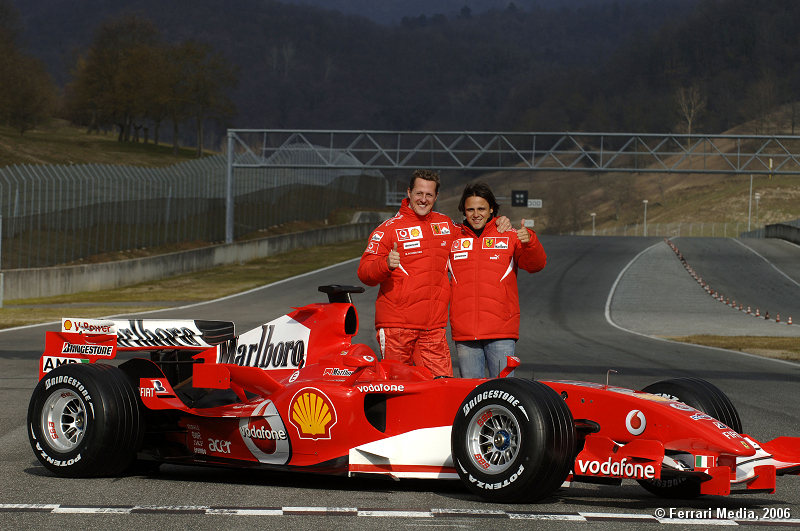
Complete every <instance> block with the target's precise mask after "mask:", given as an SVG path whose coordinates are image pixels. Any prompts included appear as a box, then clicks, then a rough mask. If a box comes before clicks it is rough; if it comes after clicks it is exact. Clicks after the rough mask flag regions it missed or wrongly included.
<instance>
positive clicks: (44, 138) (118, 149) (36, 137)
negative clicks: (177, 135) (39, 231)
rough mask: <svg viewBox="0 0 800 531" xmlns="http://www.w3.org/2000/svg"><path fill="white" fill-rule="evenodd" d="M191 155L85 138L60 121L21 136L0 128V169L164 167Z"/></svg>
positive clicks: (166, 147)
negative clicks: (15, 166) (24, 166)
mask: <svg viewBox="0 0 800 531" xmlns="http://www.w3.org/2000/svg"><path fill="white" fill-rule="evenodd" d="M194 154H195V153H194V149H192V148H184V149H181V150H180V152H179V154H178V156H175V155H173V154H172V145H171V144H162V145H159V146H155V145H153V144H152V143H150V144H143V143H138V144H135V143H127V142H117V135H116V134H113V133H110V132H109V133H101V134H92V135H89V134H86V131H85V129H83V128H78V127H75V126H72V125H69V124H68V123H67V122H65V121H64V120H51V121H50V122H49V123H47V124H44V125H42V126H40V127H38V128H36V129H33V130H31V131H28V132H26V133H25V135H20V134H19V132H17V131H14V130H12V129H11V128H9V127H4V126H0V167H3V166H10V165H12V164H86V163H96V164H124V165H130V166H167V165H170V164H175V163H177V162H181V161H183V160H187V159H190V158H193V157H194ZM209 154H211V153H209Z"/></svg>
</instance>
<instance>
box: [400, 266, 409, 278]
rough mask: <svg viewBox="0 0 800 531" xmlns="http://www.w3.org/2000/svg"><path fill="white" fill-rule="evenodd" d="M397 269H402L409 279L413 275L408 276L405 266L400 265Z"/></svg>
mask: <svg viewBox="0 0 800 531" xmlns="http://www.w3.org/2000/svg"><path fill="white" fill-rule="evenodd" d="M397 267H398V268H399V269H400V271H402V272H403V273H405V274H406V276H407V277H410V276H411V275H409V274H408V271H406V270H405V268H404V267H403V264H400V265H399V266H397Z"/></svg>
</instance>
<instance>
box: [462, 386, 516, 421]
mask: <svg viewBox="0 0 800 531" xmlns="http://www.w3.org/2000/svg"><path fill="white" fill-rule="evenodd" d="M492 398H499V399H500V400H504V401H506V402H508V403H509V404H511V405H512V406H519V400H517V399H516V398H515V397H514V395H512V394H511V393H507V392H505V391H499V390H497V389H495V390H493V391H484V392H483V393H480V394H478V395H475V396H474V397H473V398H472V400H470V401H469V402H467V403H466V404H464V415H468V414H469V412H470V411H471V410H472V408H474V407H475V406H476V405H478V403H479V402H483V401H484V400H489V399H492ZM520 409H522V408H521V407H520ZM523 411H524V410H523ZM526 416H527V415H526Z"/></svg>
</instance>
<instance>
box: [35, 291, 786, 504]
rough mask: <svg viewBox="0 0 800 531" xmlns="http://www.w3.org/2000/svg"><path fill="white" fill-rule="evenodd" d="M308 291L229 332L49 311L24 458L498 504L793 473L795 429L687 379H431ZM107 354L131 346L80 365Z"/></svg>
mask: <svg viewBox="0 0 800 531" xmlns="http://www.w3.org/2000/svg"><path fill="white" fill-rule="evenodd" d="M320 291H323V292H325V293H327V294H328V297H329V301H330V302H328V303H318V304H311V305H308V306H304V307H302V308H297V309H296V310H294V311H292V312H291V313H289V314H287V315H284V316H282V317H280V318H278V319H275V320H273V321H271V322H269V323H266V324H263V325H261V326H260V327H258V328H256V329H254V330H250V331H249V332H246V333H243V334H242V335H239V336H237V335H236V334H235V332H234V327H233V323H231V322H225V321H193V320H180V321H164V320H129V321H110V320H86V319H64V320H63V321H62V330H61V332H48V333H47V339H46V349H45V352H44V354H43V356H42V358H41V361H40V381H39V384H38V386H37V387H36V389H35V390H34V392H33V396H32V398H31V401H30V406H29V409H28V424H29V436H30V442H31V446H32V447H33V450H34V452H35V454H36V457H37V458H38V459H39V461H40V462H41V463H42V465H44V466H45V467H46V468H47V469H48V470H50V471H52V472H53V473H55V474H56V475H59V476H67V477H84V476H98V475H114V474H120V473H122V472H124V471H126V470H131V467H132V465H133V466H135V465H136V464H137V463H144V462H148V461H149V462H150V463H185V464H193V465H197V464H203V465H218V466H229V467H253V466H260V467H263V468H265V469H282V470H295V471H308V472H318V473H324V474H340V475H351V476H352V475H360V474H378V475H384V476H389V477H393V478H438V479H458V478H460V479H461V481H463V483H464V484H465V485H466V486H467V487H468V488H469V489H470V490H471V491H473V492H474V493H476V494H478V495H480V496H481V497H483V498H485V499H487V500H491V501H503V502H515V501H534V500H537V499H539V498H542V497H545V496H548V495H550V494H551V493H553V492H554V491H555V490H557V489H558V488H559V487H561V486H562V485H563V484H565V483H566V484H569V483H570V482H572V481H582V480H583V481H592V482H607V483H620V482H621V481H622V480H623V479H634V480H638V481H639V482H640V483H641V484H642V486H643V487H645V488H646V489H647V490H649V491H651V492H654V493H657V494H659V495H663V496H680V497H687V496H696V495H700V494H714V495H727V494H729V493H732V492H735V491H736V490H740V491H749V492H753V491H765V492H774V490H775V478H776V475H781V474H795V475H798V474H800V438H797V437H779V438H777V439H774V440H772V441H769V442H759V441H757V440H756V439H755V438H753V437H751V436H749V435H745V434H743V433H742V426H741V422H740V420H739V416H738V414H737V412H736V410H735V409H734V407H733V405H732V404H731V402H730V400H729V399H728V398H727V397H726V396H725V395H724V394H723V393H722V392H721V391H720V390H719V389H717V388H716V387H714V386H713V385H711V384H709V383H707V382H705V381H703V380H699V379H695V378H677V379H671V380H665V381H661V382H658V383H655V384H653V385H650V386H649V387H647V388H645V389H644V390H643V391H633V390H630V389H623V388H618V387H611V386H608V385H603V384H595V383H586V382H575V381H548V382H544V381H532V380H525V379H520V378H509V377H506V376H507V375H508V374H509V373H510V372H511V370H512V369H513V368H514V367H515V366H517V365H518V364H519V361H518V360H516V359H515V358H509V366H508V367H507V368H506V370H505V371H503V374H501V375H500V377H499V378H496V379H491V380H474V379H458V378H443V379H433V378H432V377H431V374H430V373H429V372H428V371H426V370H425V369H422V368H419V367H409V366H406V365H402V364H399V363H397V362H392V361H387V360H379V359H377V357H376V355H375V354H374V353H373V352H372V350H371V349H369V348H368V347H367V346H365V345H361V344H353V343H352V342H351V340H352V337H353V336H354V335H355V334H356V332H357V330H358V316H357V314H356V309H355V307H354V306H353V304H352V303H351V299H350V294H351V293H355V292H361V291H363V288H357V287H350V286H322V287H320ZM121 351H138V352H141V354H142V355H141V357H133V358H132V359H129V360H128V361H125V362H124V363H121V364H119V365H118V366H117V365H112V364H109V363H97V362H108V361H110V360H112V359H114V358H116V356H117V353H119V352H121ZM128 357H129V356H128ZM133 470H135V468H134V469H133Z"/></svg>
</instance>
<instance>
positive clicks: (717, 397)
mask: <svg viewBox="0 0 800 531" xmlns="http://www.w3.org/2000/svg"><path fill="white" fill-rule="evenodd" d="M642 391H646V392H648V393H651V394H654V395H658V396H662V397H664V398H669V399H671V400H677V401H679V402H683V403H684V404H686V405H688V406H692V407H693V408H695V409H697V410H698V411H702V412H703V413H705V414H707V415H710V416H712V417H714V418H715V419H717V420H719V421H720V422H722V423H723V424H725V425H727V426H728V427H730V428H731V429H733V430H734V431H736V432H738V433H741V432H742V421H741V420H740V418H739V413H738V412H737V411H736V407H734V405H733V403H732V402H731V400H730V398H728V396H727V395H726V394H725V393H723V392H722V391H721V390H720V389H719V388H718V387H717V386H715V385H714V384H712V383H710V382H707V381H705V380H703V379H700V378H671V379H668V380H661V381H660V382H655V383H653V384H650V385H648V386H647V387H645V388H644V389H642ZM639 484H640V485H641V486H642V487H644V488H645V489H647V490H648V491H650V492H652V493H653V494H655V495H657V496H661V497H662V498H696V497H697V496H699V495H700V481H699V480H698V479H697V478H692V477H683V476H678V477H666V478H662V479H645V480H641V481H639Z"/></svg>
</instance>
